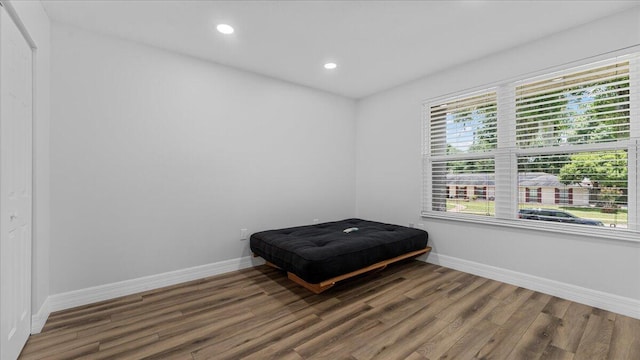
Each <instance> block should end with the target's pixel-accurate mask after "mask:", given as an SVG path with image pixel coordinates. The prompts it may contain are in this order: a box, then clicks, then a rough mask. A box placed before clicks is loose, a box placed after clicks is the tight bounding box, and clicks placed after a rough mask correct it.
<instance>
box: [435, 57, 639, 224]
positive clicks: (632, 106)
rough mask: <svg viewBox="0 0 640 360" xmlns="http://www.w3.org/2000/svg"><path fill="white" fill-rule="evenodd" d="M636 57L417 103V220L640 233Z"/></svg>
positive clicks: (637, 63)
mask: <svg viewBox="0 0 640 360" xmlns="http://www.w3.org/2000/svg"><path fill="white" fill-rule="evenodd" d="M639 58H640V57H639V56H638V54H632V55H627V56H623V57H618V58H616V59H611V60H607V61H601V62H598V63H594V64H589V65H584V66H580V67H577V68H573V69H568V70H564V71H561V72H555V73H551V74H546V75H542V76H537V77H535V78H532V79H525V80H518V81H513V82H509V83H505V84H500V85H499V86H496V87H493V88H490V89H486V90H482V91H478V92H473V93H469V94H462V95H459V96H456V97H452V98H444V99H436V100H434V101H429V102H427V103H425V107H424V109H425V111H424V114H425V122H424V124H425V126H424V133H425V141H424V142H425V147H424V151H423V159H424V176H423V179H424V186H423V188H424V198H423V215H425V216H446V217H449V218H454V219H455V218H459V219H467V220H470V219H473V218H475V219H480V218H479V217H480V216H482V217H484V218H485V219H486V218H487V217H490V218H492V219H495V220H496V221H497V222H500V223H503V224H504V221H505V220H508V221H515V222H516V224H519V223H521V224H522V225H524V224H525V223H523V221H528V222H527V223H526V224H527V226H535V224H536V222H534V223H533V224H532V223H531V220H548V221H549V222H551V221H553V222H554V223H556V224H557V223H562V224H571V226H574V225H580V226H582V227H585V228H586V227H587V226H588V225H591V226H593V225H598V226H604V227H605V228H607V229H612V228H615V230H623V231H629V232H638V231H640V216H639V214H638V207H639V206H640V201H639V199H638V197H639V193H638V191H637V187H638V183H637V181H638V180H637V179H638V177H639V176H640V171H639V170H638V143H639V138H640V110H639V109H640V94H639V92H640V61H639ZM536 212H537V213H536ZM534 213H536V214H535V215H533V214H534ZM542 213H544V214H545V215H544V216H542V215H540V214H542ZM550 214H551V215H550ZM567 219H568V220H567ZM489 221H493V220H489ZM511 224H513V223H511ZM537 224H538V225H541V226H542V223H541V222H537ZM556 224H554V225H552V226H556ZM549 225H550V224H549V223H547V222H545V223H544V226H549ZM516 226H517V225H516ZM563 226H566V225H563ZM636 236H637V235H636Z"/></svg>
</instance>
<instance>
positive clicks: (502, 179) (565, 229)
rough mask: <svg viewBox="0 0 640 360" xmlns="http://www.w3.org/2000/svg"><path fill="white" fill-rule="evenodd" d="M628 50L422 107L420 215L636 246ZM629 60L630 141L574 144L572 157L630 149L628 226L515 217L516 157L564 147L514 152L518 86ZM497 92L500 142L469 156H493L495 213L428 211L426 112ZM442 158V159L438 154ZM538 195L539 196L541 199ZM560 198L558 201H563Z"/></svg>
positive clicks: (635, 56) (637, 122) (636, 64)
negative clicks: (439, 106)
mask: <svg viewBox="0 0 640 360" xmlns="http://www.w3.org/2000/svg"><path fill="white" fill-rule="evenodd" d="M630 50H631V51H629V50H627V51H624V52H622V51H620V52H617V53H611V54H608V55H602V56H599V57H595V58H589V59H584V60H581V61H579V62H574V63H571V64H566V65H563V66H561V67H556V68H554V69H549V70H546V71H540V72H537V73H534V74H529V75H527V76H521V77H518V78H513V79H508V80H505V81H502V82H497V83H493V84H489V85H486V86H482V87H478V88H475V89H470V90H466V91H460V92H456V93H453V94H448V95H444V96H440V97H436V98H433V99H429V100H426V101H424V102H423V103H422V111H423V114H422V115H423V116H422V120H423V121H422V132H423V137H422V141H423V144H422V163H423V174H422V181H423V186H422V191H423V194H422V210H421V216H422V217H424V218H436V219H445V220H451V221H463V222H471V223H478V224H484V225H487V226H501V227H513V228H522V229H530V230H535V231H550V232H555V233H564V234H573V235H578V236H588V237H601V238H607V239H613V240H623V241H633V242H640V214H639V212H640V192H639V191H638V190H637V188H638V186H639V185H640V184H639V183H638V182H639V181H638V178H639V177H640V164H639V158H640V52H639V51H640V47H636V48H633V49H630ZM623 61H629V77H630V78H629V88H630V95H629V96H630V99H629V101H630V124H629V125H630V133H629V139H628V140H618V141H614V142H607V143H596V144H584V145H575V146H572V149H571V150H570V152H571V153H577V152H580V151H607V150H619V149H621V148H622V149H625V150H627V151H628V159H627V160H628V165H627V166H628V174H629V175H628V180H627V188H628V228H627V229H623V228H609V227H606V228H595V227H592V226H585V225H577V224H568V223H552V222H541V221H536V220H524V219H518V218H517V211H518V197H519V194H518V191H519V189H518V168H517V167H518V166H517V158H518V157H519V156H526V155H528V154H532V153H548V154H552V153H558V152H564V150H563V149H559V148H557V147H556V148H555V149H554V148H553V147H541V148H518V147H517V146H516V140H515V134H516V132H515V127H516V115H515V112H516V110H515V99H516V87H517V86H519V85H521V84H523V83H526V82H531V81H534V80H536V79H542V78H550V77H558V76H562V75H564V74H571V73H575V72H577V71H580V70H584V69H589V68H595V67H598V66H604V65H607V64H614V63H619V62H623ZM490 91H495V92H497V103H498V120H497V133H498V135H497V136H498V143H497V147H496V149H495V150H494V151H491V152H485V153H478V154H468V155H471V157H476V158H479V157H488V156H487V155H490V157H493V159H494V161H495V178H496V179H495V188H494V192H495V195H494V196H495V208H496V209H495V215H494V216H479V215H475V214H464V213H453V212H447V211H436V210H433V209H432V197H431V196H432V194H431V186H430V182H431V176H432V174H431V164H432V162H433V161H434V159H433V158H432V157H431V154H430V111H431V110H430V109H431V108H432V107H433V106H436V105H438V104H442V103H446V102H447V101H451V100H455V99H461V98H465V97H472V96H476V95H477V94H479V93H483V92H490ZM440 157H442V156H440ZM540 195H541V194H539V196H540ZM562 200H563V199H562V198H561V202H562Z"/></svg>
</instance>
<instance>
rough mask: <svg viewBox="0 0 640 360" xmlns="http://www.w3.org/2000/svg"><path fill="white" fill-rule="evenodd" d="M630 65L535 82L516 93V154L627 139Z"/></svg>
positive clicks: (519, 88) (616, 65)
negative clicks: (519, 151) (523, 150)
mask: <svg viewBox="0 0 640 360" xmlns="http://www.w3.org/2000/svg"><path fill="white" fill-rule="evenodd" d="M629 109H630V104H629V63H628V62H621V63H617V64H613V65H608V66H601V67H597V68H593V69H589V70H583V71H580V72H575V73H572V74H568V75H564V76H561V77H556V78H549V79H546V80H541V81H535V82H531V83H526V84H523V85H520V86H518V87H517V88H516V145H517V146H518V147H520V148H532V147H548V146H562V145H571V144H590V143H601V142H610V141H616V140H620V139H628V138H629V120H630V112H629Z"/></svg>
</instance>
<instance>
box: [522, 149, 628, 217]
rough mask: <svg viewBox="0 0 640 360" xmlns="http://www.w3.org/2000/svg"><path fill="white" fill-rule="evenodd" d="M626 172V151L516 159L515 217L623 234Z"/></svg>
mask: <svg viewBox="0 0 640 360" xmlns="http://www.w3.org/2000/svg"><path fill="white" fill-rule="evenodd" d="M627 172H628V167H627V151H626V150H612V151H598V152H577V153H565V154H546V155H531V156H519V157H518V194H519V196H518V203H519V208H520V209H521V211H520V212H519V217H520V218H524V219H534V220H548V221H556V222H567V223H573V224H582V225H597V226H603V225H604V226H609V227H621V228H626V227H627V225H628V220H627V210H628V198H627V195H628V185H627V184H628V174H627ZM522 209H529V210H527V211H525V212H523V211H522Z"/></svg>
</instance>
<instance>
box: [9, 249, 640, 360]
mask: <svg viewBox="0 0 640 360" xmlns="http://www.w3.org/2000/svg"><path fill="white" fill-rule="evenodd" d="M241 358H246V359H260V360H263V359H291V360H301V359H351V360H371V359H385V360H389V359H414V360H434V359H441V358H442V359H507V358H513V359H525V358H526V359H546V360H550V359H562V360H572V359H612V360H625V359H629V360H631V359H634V360H635V359H640V320H637V319H633V318H629V317H626V316H622V315H618V314H614V313H611V312H608V311H605V310H602V309H597V308H593V307H589V306H586V305H582V304H578V303H574V302H571V301H568V300H564V299H560V298H557V297H554V296H550V295H547V294H542V293H538V292H535V291H532V290H527V289H523V288H520V287H517V286H514V285H509V284H504V283H500V282H497V281H493V280H490V279H486V278H482V277H479V276H475V275H471V274H466V273H462V272H459V271H456V270H453V269H448V268H444V267H440V266H437V265H432V264H426V263H423V262H420V261H415V260H410V261H403V262H400V263H397V264H394V265H391V266H389V267H388V268H387V269H385V270H384V271H379V272H375V273H371V274H365V275H361V276H358V277H355V278H352V279H349V280H346V281H344V282H342V283H339V284H337V285H336V286H335V287H333V288H331V289H329V290H328V291H326V292H324V293H322V294H319V295H314V294H312V293H310V292H309V291H307V290H305V289H303V288H302V287H299V286H297V285H296V284H294V283H293V282H291V281H289V280H288V279H287V278H286V275H285V274H283V273H282V272H280V271H278V270H276V269H273V268H270V267H267V266H258V267H255V268H250V269H243V270H239V271H234V272H231V273H227V274H223V275H220V276H212V277H208V278H204V279H200V280H196V281H191V282H187V283H183V284H177V285H173V286H169V287H166V288H162V289H155V290H149V291H145V292H143V293H139V294H133V295H129V296H125V297H122V298H118V299H113V300H108V301H101V302H99V303H96V304H90V305H85V306H81V307H77V308H74V309H68V310H64V311H60V312H57V313H53V314H51V316H50V317H49V319H48V321H47V323H46V324H45V327H44V329H43V332H42V333H41V334H37V335H33V336H31V337H30V338H29V340H28V342H27V345H26V346H25V348H24V350H23V352H22V354H21V356H20V359H84V360H89V359H149V360H151V359H176V360H194V359H241Z"/></svg>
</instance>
